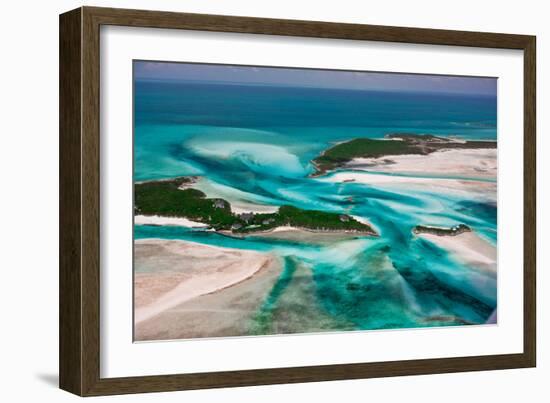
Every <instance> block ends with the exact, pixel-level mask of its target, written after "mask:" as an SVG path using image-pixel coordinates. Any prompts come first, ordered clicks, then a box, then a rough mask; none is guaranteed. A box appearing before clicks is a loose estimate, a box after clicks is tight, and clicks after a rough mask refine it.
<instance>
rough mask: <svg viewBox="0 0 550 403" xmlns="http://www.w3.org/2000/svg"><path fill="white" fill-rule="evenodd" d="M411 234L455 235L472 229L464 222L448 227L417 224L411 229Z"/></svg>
mask: <svg viewBox="0 0 550 403" xmlns="http://www.w3.org/2000/svg"><path fill="white" fill-rule="evenodd" d="M412 232H413V234H415V235H418V234H431V235H437V236H457V235H460V234H464V233H465V232H472V229H471V228H470V227H468V226H467V225H466V224H458V225H455V226H453V227H450V228H445V227H432V226H428V225H417V226H416V227H414V228H413V230H412Z"/></svg>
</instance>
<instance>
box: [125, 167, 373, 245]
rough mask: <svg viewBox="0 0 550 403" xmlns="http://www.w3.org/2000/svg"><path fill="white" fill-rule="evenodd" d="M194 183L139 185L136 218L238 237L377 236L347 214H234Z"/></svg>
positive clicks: (283, 210)
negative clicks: (187, 223) (280, 232)
mask: <svg viewBox="0 0 550 403" xmlns="http://www.w3.org/2000/svg"><path fill="white" fill-rule="evenodd" d="M192 181H193V179H190V178H188V177H182V178H175V179H171V180H160V181H151V182H142V183H136V184H135V189H134V193H135V194H134V210H135V214H139V215H159V216H164V217H181V218H187V219H189V220H193V221H197V222H201V223H204V224H208V225H209V226H210V227H211V228H213V229H215V230H216V231H223V230H225V231H231V232H233V233H236V234H246V233H252V232H261V231H269V230H272V229H274V228H277V227H281V226H292V227H296V228H303V229H307V230H313V231H326V232H332V231H334V232H354V233H355V232H356V233H361V234H365V235H377V234H376V232H375V231H374V230H373V229H372V228H371V227H370V226H369V225H367V224H363V223H361V222H359V221H357V220H356V219H354V218H353V217H351V216H349V215H347V214H338V213H329V212H324V211H316V210H303V209H299V208H297V207H293V206H281V207H280V208H279V210H278V211H277V212H276V213H264V214H255V213H242V214H234V213H233V212H232V211H231V205H230V203H229V202H228V201H227V200H224V199H219V198H207V197H206V195H205V194H204V193H203V192H201V191H200V190H197V189H193V188H190V187H188V186H189V185H190V184H192Z"/></svg>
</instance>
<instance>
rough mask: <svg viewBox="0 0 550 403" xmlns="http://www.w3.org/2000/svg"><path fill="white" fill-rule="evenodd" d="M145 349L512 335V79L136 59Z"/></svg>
mask: <svg viewBox="0 0 550 403" xmlns="http://www.w3.org/2000/svg"><path fill="white" fill-rule="evenodd" d="M133 63H134V66H133V71H134V75H133V87H134V93H133V102H134V189H133V190H134V284H133V287H134V340H135V341H153V340H177V339H191V338H212V337H234V336H241V337H242V336H262V335H282V334H296V333H321V332H344V331H373V330H384V329H413V328H426V327H451V326H468V325H487V324H495V323H496V322H497V314H496V312H497V79H496V78H494V77H464V76H445V75H424V74H407V73H387V72H367V71H347V70H323V69H306V68H286V67H259V66H241V65H220V64H200V63H175V62H158V61H134V62H133Z"/></svg>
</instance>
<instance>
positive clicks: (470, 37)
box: [59, 7, 536, 396]
mask: <svg viewBox="0 0 550 403" xmlns="http://www.w3.org/2000/svg"><path fill="white" fill-rule="evenodd" d="M102 25H119V26H131V27H150V28H151V27H152V28H171V29H186V30H202V31H216V32H233V33H252V34H269V35H286V36H302V37H317V38H337V39H350V40H357V41H365V40H368V41H381V42H401V43H415V44H433V45H449V46H454V45H456V46H469V47H481V48H499V49H519V50H523V52H524V100H523V102H524V133H523V136H524V164H525V165H524V228H523V231H524V267H523V279H524V290H523V293H524V306H523V315H524V334H523V343H524V348H523V353H521V354H504V355H490V356H468V357H456V358H438V359H421V360H407V361H392V362H374V363H359V364H357V363H354V364H342V365H323V366H307V367H290V368H276V369H254V370H239V371H227V372H211V373H193V374H173V375H158V376H140V377H127V378H101V377H100V315H99V312H100V307H99V301H100V299H99V290H100V277H99V264H100V263H99V262H100V260H99V247H100V246H99V245H100V236H101V234H100V225H99V220H100V215H99V205H100V194H99V193H100V172H99V160H100V147H99V138H100V136H99V131H100V127H99V113H100V112H99V111H100V101H99V100H100V97H99V91H100V84H99V74H100V73H99V72H100V62H99V54H100V49H99V47H100V45H99V44H100V41H99V35H100V26H102ZM535 54H536V50H535V37H534V36H527V35H510V34H497V33H483V32H461V31H447V30H436V29H419V28H401V27H389V26H374V25H356V24H340V23H329V22H313V21H295V20H276V19H265V18H250V17H229V16H219V15H201V14H184V13H171V12H159V11H142V10H122V9H109V8H95V7H81V8H78V9H75V10H73V11H69V12H67V13H65V14H62V15H61V16H60V88H59V91H60V256H59V257H60V294H59V299H60V344H59V353H60V355H59V360H60V387H61V388H62V389H64V390H66V391H69V392H72V393H74V394H77V395H80V396H94V395H111V394H121V393H140V392H161V391H172V390H186V389H200V388H219V387H234V386H248V385H264V384H278V383H295V382H315V381H328V380H342V379H358V378H371V377H373V378H374V377H387V376H402V375H417V374H435V373H449V372H459V371H480V370H496V369H508V368H525V367H533V366H535V363H536V347H535V346H536V311H535V301H536V295H535V291H536V289H535V263H536V262H535V256H536V250H535V248H536V246H535V244H536V217H535V207H536V205H535V203H536V171H535V170H536V162H535V154H536V151H535V120H536V119H535V110H536V107H535V104H536V95H535V91H536V81H535V80H536V79H535V74H536V73H535V61H536V56H535Z"/></svg>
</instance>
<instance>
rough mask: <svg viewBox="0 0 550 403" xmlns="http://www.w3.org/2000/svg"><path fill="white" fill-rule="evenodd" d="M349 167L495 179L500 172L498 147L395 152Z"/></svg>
mask: <svg viewBox="0 0 550 403" xmlns="http://www.w3.org/2000/svg"><path fill="white" fill-rule="evenodd" d="M346 167H347V168H350V169H359V170H368V171H377V172H387V173H402V174H410V175H414V174H420V175H426V174H432V175H442V176H443V175H444V176H459V177H469V178H484V179H494V178H496V175H497V150H496V149H495V148H492V149H448V150H440V151H436V152H434V153H431V154H428V155H395V156H388V157H382V158H355V159H353V160H352V161H350V162H349V163H348V164H347V165H346Z"/></svg>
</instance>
